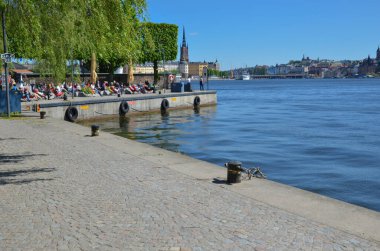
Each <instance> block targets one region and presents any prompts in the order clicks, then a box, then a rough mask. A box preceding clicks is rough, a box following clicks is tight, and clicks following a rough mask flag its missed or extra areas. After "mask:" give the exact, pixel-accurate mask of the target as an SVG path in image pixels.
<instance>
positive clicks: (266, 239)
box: [0, 118, 380, 250]
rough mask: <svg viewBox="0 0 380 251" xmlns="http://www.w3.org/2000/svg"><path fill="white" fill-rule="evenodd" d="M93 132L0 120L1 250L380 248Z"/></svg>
mask: <svg viewBox="0 0 380 251" xmlns="http://www.w3.org/2000/svg"><path fill="white" fill-rule="evenodd" d="M89 133H90V129H89V128H84V127H81V126H79V125H75V124H69V123H67V122H63V121H55V120H49V119H47V120H39V119H35V118H31V119H21V120H4V119H0V201H1V204H0V250H380V243H378V242H376V241H370V240H366V239H362V238H360V237H357V236H354V235H351V234H348V233H345V232H342V231H339V230H337V229H334V228H331V227H328V226H325V225H322V224H319V223H316V222H312V221H310V220H308V219H305V218H303V217H300V216H297V215H294V214H291V213H288V212H285V211H283V210H280V209H277V208H273V207H270V206H268V205H266V204H263V203H260V202H257V201H255V200H253V199H247V198H246V197H244V196H241V195H239V194H236V193H234V192H232V191H229V190H227V189H223V188H221V187H220V186H218V185H215V184H211V183H209V182H204V181H202V180H196V179H194V178H192V177H189V176H186V175H183V174H180V173H176V172H173V171H171V170H169V169H167V168H166V167H164V166H160V165H157V164H155V163H153V162H149V161H146V160H141V159H140V158H139V157H138V156H134V155H132V154H129V153H128V149H129V148H133V147H134V144H137V143H135V142H132V141H129V140H127V139H123V138H119V137H117V136H114V135H110V134H106V133H101V135H100V136H99V137H89V136H88V134H89ZM113 142H115V144H113ZM116 143H117V144H116Z"/></svg>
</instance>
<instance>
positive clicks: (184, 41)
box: [182, 26, 187, 47]
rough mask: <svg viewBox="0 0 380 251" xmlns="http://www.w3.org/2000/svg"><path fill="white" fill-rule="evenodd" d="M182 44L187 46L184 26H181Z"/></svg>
mask: <svg viewBox="0 0 380 251" xmlns="http://www.w3.org/2000/svg"><path fill="white" fill-rule="evenodd" d="M182 46H183V47H187V44H186V35H185V26H183V35H182Z"/></svg>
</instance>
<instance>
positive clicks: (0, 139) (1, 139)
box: [0, 138, 24, 141]
mask: <svg viewBox="0 0 380 251" xmlns="http://www.w3.org/2000/svg"><path fill="white" fill-rule="evenodd" d="M22 139H24V138H0V141H3V140H22Z"/></svg>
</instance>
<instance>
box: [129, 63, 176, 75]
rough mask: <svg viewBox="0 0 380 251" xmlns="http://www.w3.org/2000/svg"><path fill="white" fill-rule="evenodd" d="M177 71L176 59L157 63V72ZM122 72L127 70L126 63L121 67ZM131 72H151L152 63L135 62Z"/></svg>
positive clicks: (152, 71)
mask: <svg viewBox="0 0 380 251" xmlns="http://www.w3.org/2000/svg"><path fill="white" fill-rule="evenodd" d="M177 71H178V61H167V62H165V64H164V65H163V64H160V63H159V64H158V72H159V73H163V72H177ZM123 72H124V73H127V72H128V65H125V66H124V67H123ZM133 73H135V74H153V73H154V70H153V63H151V62H147V63H145V64H135V65H134V66H133Z"/></svg>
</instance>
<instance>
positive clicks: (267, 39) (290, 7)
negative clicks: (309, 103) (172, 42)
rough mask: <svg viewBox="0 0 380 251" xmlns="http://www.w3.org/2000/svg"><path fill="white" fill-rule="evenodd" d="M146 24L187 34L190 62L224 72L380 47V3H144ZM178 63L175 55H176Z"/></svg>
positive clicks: (361, 53) (359, 54)
mask: <svg viewBox="0 0 380 251" xmlns="http://www.w3.org/2000/svg"><path fill="white" fill-rule="evenodd" d="M147 4H148V9H147V17H148V20H149V21H151V22H155V23H171V24H176V25H178V26H179V34H178V43H180V42H181V41H182V27H183V26H184V27H185V30H186V40H187V42H188V44H189V58H190V61H204V60H206V61H215V60H216V59H217V60H218V62H219V63H220V64H221V68H222V69H223V70H228V69H233V68H239V67H245V66H255V65H275V64H281V63H287V62H289V60H300V59H301V58H302V56H303V55H305V56H308V57H310V58H313V59H317V58H320V59H334V60H343V59H351V60H359V59H360V60H361V59H364V58H366V57H368V55H370V56H371V57H375V56H376V49H377V48H378V46H380V0H188V1H183V0H147ZM178 58H179V53H178Z"/></svg>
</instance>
